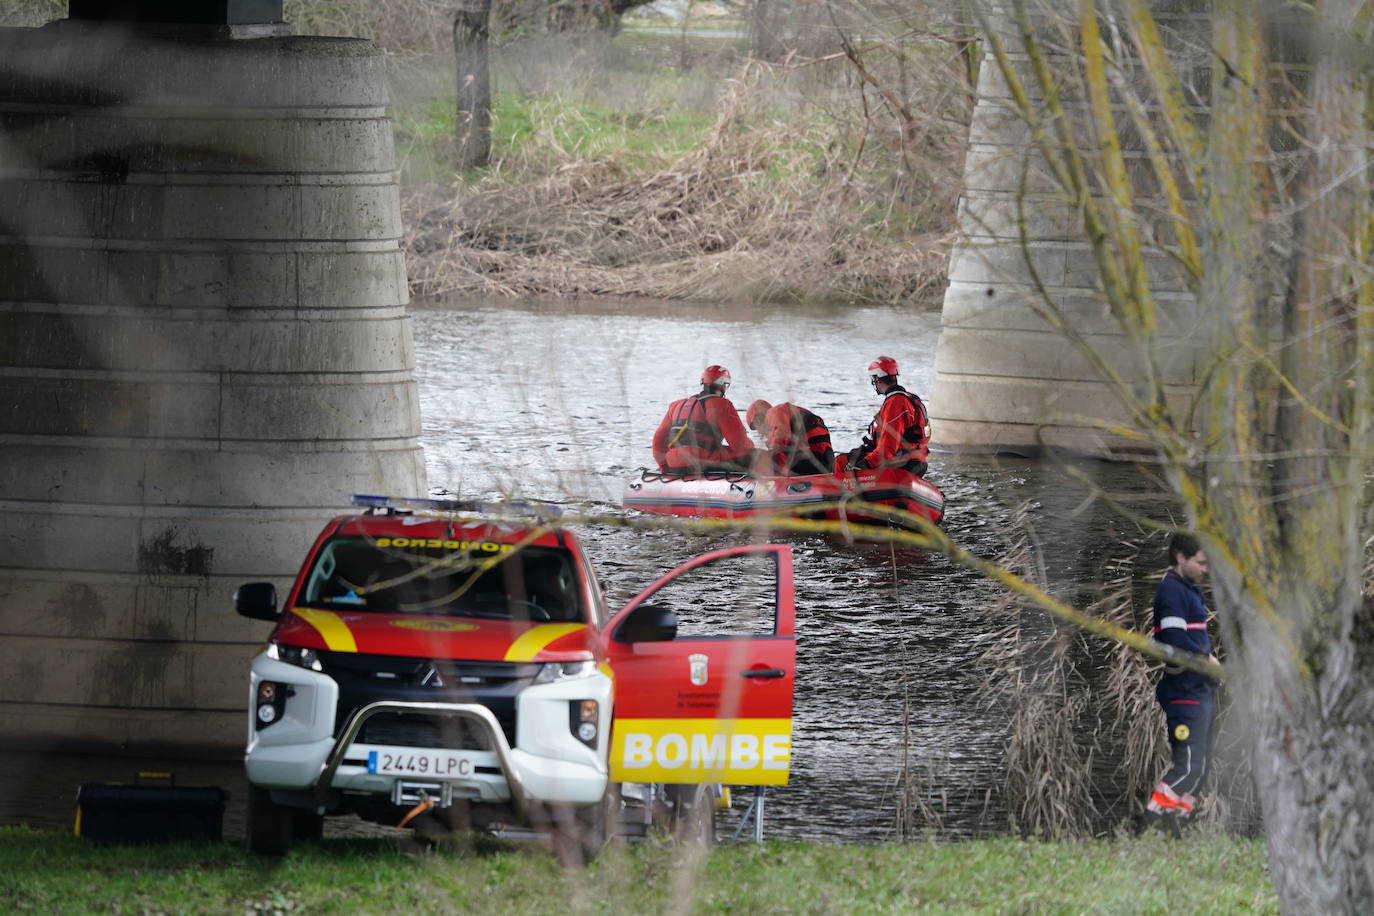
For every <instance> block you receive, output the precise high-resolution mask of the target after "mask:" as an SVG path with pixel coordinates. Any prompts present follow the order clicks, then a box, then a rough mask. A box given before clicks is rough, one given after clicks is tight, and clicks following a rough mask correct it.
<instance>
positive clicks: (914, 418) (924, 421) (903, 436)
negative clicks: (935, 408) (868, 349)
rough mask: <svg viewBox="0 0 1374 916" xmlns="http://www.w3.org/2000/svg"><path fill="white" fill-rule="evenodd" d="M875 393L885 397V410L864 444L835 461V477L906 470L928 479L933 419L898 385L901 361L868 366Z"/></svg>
mask: <svg viewBox="0 0 1374 916" xmlns="http://www.w3.org/2000/svg"><path fill="white" fill-rule="evenodd" d="M868 377H869V379H870V380H872V382H873V390H874V391H876V392H878V394H881V395H882V396H883V406H882V407H880V408H879V409H878V414H877V416H875V417H874V418H873V422H872V423H870V424H868V434H867V435H866V436H864V441H863V444H862V445H860V446H859V447H858V448H856V449H853V450H851V451H850V452H849V454H847V455H840V456H838V457H837V458H836V459H835V473H837V474H842V473H844V472H845V471H846V470H849V471H857V470H862V469H864V468H904V469H906V470H908V471H911V472H912V473H914V474H919V475H921V476H925V473H926V459H927V458H928V457H929V456H930V448H929V446H930V419H929V418H928V416H927V414H926V405H925V404H924V403H922V402H921V399H920V398H918V397H917V396H916V395H914V394H912V393H911V392H910V391H907V390H906V389H905V388H903V387H902V386H901V385H899V384H897V361H896V360H895V359H893V358H892V357H890V356H880V357H878V358H877V359H875V360H873V362H871V363H869V364H868Z"/></svg>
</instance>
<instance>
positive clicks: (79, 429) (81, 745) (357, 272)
mask: <svg viewBox="0 0 1374 916" xmlns="http://www.w3.org/2000/svg"><path fill="white" fill-rule="evenodd" d="M78 7H81V8H83V9H84V10H85V11H86V14H87V15H88V18H86V19H84V20H83V19H81V18H73V19H69V20H64V21H61V22H57V23H53V24H50V25H48V26H45V27H43V28H39V29H6V30H0V513H2V514H3V517H4V525H3V526H2V527H0V735H3V736H4V738H5V742H6V746H7V747H31V748H60V749H70V750H79V751H83V752H91V751H101V752H106V751H114V752H120V753H127V754H160V753H166V754H176V755H192V754H201V755H204V754H212V755H219V756H224V757H231V756H233V755H235V754H237V753H239V752H240V750H241V748H242V744H243V736H244V731H245V727H246V726H245V721H246V719H245V716H246V712H245V708H246V701H247V696H246V691H247V683H248V681H247V667H246V666H247V660H248V658H249V657H250V656H251V654H252V653H253V652H254V651H256V649H257V648H258V647H259V646H260V645H261V641H262V640H263V638H264V637H265V635H266V630H267V627H266V625H264V624H255V623H253V622H250V621H247V620H244V619H243V618H240V617H238V616H236V615H235V614H234V613H233V610H232V606H231V601H230V597H231V594H232V592H233V589H234V588H235V587H236V586H237V585H238V584H240V583H242V582H244V581H248V580H257V579H271V580H275V581H276V582H277V583H278V585H279V587H284V585H285V584H286V583H287V582H288V581H289V577H290V575H291V574H292V573H293V572H294V571H295V569H296V567H297V566H298V564H299V563H300V561H301V559H302V558H303V555H304V552H305V551H306V549H307V548H308V546H309V544H310V542H311V539H312V537H313V535H314V534H315V532H316V531H317V530H318V527H319V525H320V523H321V521H322V520H323V519H325V518H328V517H329V516H331V515H334V514H337V512H338V510H339V509H340V508H341V507H343V506H345V505H346V504H347V501H348V498H349V495H350V494H351V493H353V492H389V493H398V494H420V495H423V494H424V492H425V489H426V487H425V479H424V464H423V460H422V456H421V452H420V446H419V433H420V417H419V404H418V399H417V395H416V385H415V379H414V354H413V344H412V339H411V329H410V324H409V319H408V318H407V315H406V302H407V298H406V282H405V268H404V262H403V259H402V253H401V250H400V244H399V240H400V236H401V226H400V212H399V205H398V196H397V189H396V185H395V180H394V169H395V162H394V154H393V148H392V135H391V127H390V122H389V121H388V119H387V113H386V106H387V94H386V84H385V79H384V73H383V63H382V58H381V55H380V52H379V51H378V50H377V49H376V48H374V47H373V46H372V45H371V44H369V43H367V42H364V41H358V40H347V39H324V38H299V37H292V36H290V35H289V34H287V33H286V30H285V28H284V27H283V26H281V25H280V24H279V23H277V24H273V20H274V19H275V20H279V19H280V18H281V17H280V9H281V5H280V3H279V2H277V3H275V4H273V3H262V2H251V3H238V2H229V3H227V4H226V3H220V4H183V3H149V4H134V3H123V4H120V3H103V4H102V3H99V2H94V0H87V2H84V3H76V2H74V3H73V15H74V16H76V15H77V13H78ZM140 7H142V12H140V10H139V8H140ZM212 7H215V8H218V9H219V12H220V15H221V18H220V19H219V20H218V21H217V22H216V23H203V22H202V23H190V22H185V21H180V22H173V23H169V22H167V21H166V20H167V19H169V18H170V19H176V18H178V17H179V16H182V14H184V13H186V12H187V11H188V9H189V8H195V10H191V13H192V14H194V13H196V12H197V11H199V10H202V9H208V8H212ZM226 7H227V8H228V10H229V11H230V12H233V11H235V10H238V11H239V12H243V11H244V10H245V9H246V10H247V11H248V12H249V13H251V14H252V15H249V16H247V17H246V19H245V18H244V17H240V18H239V19H234V18H233V17H232V16H230V17H228V18H225V17H224V16H223V14H224V11H225V8H226ZM269 8H270V9H269ZM264 9H266V10H267V12H268V13H269V14H271V15H267V16H266V17H264V16H262V15H261V14H262V12H263V10H264ZM92 10H93V11H94V12H93V13H92ZM112 10H113V11H114V13H111V11H112ZM121 10H122V13H121V12H120V11H121ZM178 11H180V12H178ZM116 14H118V15H123V16H124V19H125V21H114V20H112V18H111V16H112V15H116ZM159 17H162V18H159ZM255 17H256V18H255ZM183 18H185V17H183ZM132 20H155V21H132Z"/></svg>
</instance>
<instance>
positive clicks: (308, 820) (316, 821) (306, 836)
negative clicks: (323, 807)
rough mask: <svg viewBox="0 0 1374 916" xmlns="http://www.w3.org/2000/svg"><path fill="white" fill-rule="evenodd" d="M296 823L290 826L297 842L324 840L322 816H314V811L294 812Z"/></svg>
mask: <svg viewBox="0 0 1374 916" xmlns="http://www.w3.org/2000/svg"><path fill="white" fill-rule="evenodd" d="M294 813H295V815H296V822H295V824H293V825H292V830H293V832H294V834H295V839H297V840H311V841H314V840H322V839H324V815H323V814H316V813H315V812H314V811H301V810H297V811H295V812H294Z"/></svg>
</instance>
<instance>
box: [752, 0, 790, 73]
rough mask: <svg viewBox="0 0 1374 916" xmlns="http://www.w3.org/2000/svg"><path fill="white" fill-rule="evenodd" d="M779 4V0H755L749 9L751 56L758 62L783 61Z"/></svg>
mask: <svg viewBox="0 0 1374 916" xmlns="http://www.w3.org/2000/svg"><path fill="white" fill-rule="evenodd" d="M777 3H778V0H754V2H753V4H752V5H751V6H750V7H749V56H750V57H753V58H754V59H756V60H782V56H783V47H782V39H781V38H780V37H778V18H779V17H778V15H777V11H776V9H775V7H776V5H777Z"/></svg>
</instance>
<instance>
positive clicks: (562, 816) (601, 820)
mask: <svg viewBox="0 0 1374 916" xmlns="http://www.w3.org/2000/svg"><path fill="white" fill-rule="evenodd" d="M552 814H553V818H552V822H551V823H550V824H549V828H550V829H549V840H550V843H551V845H552V847H553V856H554V858H555V859H557V860H558V864H559V865H562V866H563V867H564V868H582V867H583V866H585V865H588V864H590V863H591V861H592V860H593V859H595V858H596V857H597V856H599V855H600V854H601V850H603V849H605V848H606V842H607V840H608V839H609V837H610V831H611V829H612V823H613V820H612V818H613V816H614V815H612V813H611V802H610V795H609V793H608V794H607V797H606V798H603V799H602V800H601V801H600V802H597V803H596V804H594V805H562V806H559V807H558V808H556V809H554V811H553V812H552Z"/></svg>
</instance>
